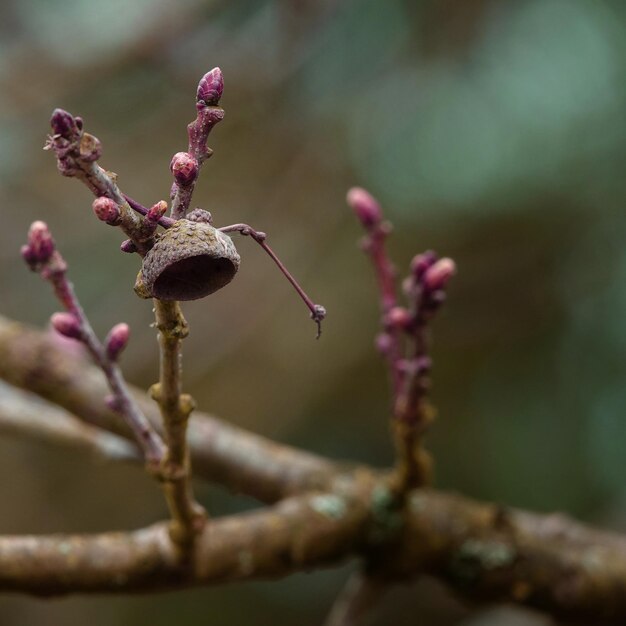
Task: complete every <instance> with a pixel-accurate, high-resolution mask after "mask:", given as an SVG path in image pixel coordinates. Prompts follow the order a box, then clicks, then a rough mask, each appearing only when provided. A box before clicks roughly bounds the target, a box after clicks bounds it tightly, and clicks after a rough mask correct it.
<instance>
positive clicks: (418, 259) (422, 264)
mask: <svg viewBox="0 0 626 626" xmlns="http://www.w3.org/2000/svg"><path fill="white" fill-rule="evenodd" d="M436 260H437V255H436V254H435V253H434V252H433V251H432V250H428V251H427V252H424V253H422V254H416V255H415V256H414V257H413V259H412V260H411V273H412V274H413V275H414V276H415V277H416V278H421V277H422V276H423V275H424V272H425V271H426V270H427V269H428V268H429V267H430V266H431V265H432V264H433V263H434V262H435V261H436Z"/></svg>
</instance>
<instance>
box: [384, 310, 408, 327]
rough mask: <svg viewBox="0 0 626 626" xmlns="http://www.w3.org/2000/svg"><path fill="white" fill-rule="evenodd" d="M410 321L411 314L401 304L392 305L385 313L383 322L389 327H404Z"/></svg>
mask: <svg viewBox="0 0 626 626" xmlns="http://www.w3.org/2000/svg"><path fill="white" fill-rule="evenodd" d="M410 323H411V314H410V313H409V311H408V310H407V309H405V308H404V307H402V306H394V307H393V308H392V309H390V310H389V311H388V312H387V314H386V315H385V324H386V325H387V326H389V327H390V328H398V329H404V328H407V326H408V325H409V324H410Z"/></svg>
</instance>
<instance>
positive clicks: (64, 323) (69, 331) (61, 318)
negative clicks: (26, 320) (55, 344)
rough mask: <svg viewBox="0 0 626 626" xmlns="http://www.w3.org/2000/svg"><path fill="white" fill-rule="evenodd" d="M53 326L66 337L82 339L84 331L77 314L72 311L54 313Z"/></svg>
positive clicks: (51, 319) (51, 320)
mask: <svg viewBox="0 0 626 626" xmlns="http://www.w3.org/2000/svg"><path fill="white" fill-rule="evenodd" d="M50 322H51V324H52V328H54V330H56V331H57V333H59V334H60V335H63V336H64V337H69V338H70V339H80V338H81V337H82V332H81V328H80V322H79V321H78V319H77V318H76V316H75V315H72V314H71V313H54V314H53V315H52V317H51V318H50Z"/></svg>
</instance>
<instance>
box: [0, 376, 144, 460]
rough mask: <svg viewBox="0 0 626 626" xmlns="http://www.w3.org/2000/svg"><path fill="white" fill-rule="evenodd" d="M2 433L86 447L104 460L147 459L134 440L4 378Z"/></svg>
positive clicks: (0, 396) (0, 412)
mask: <svg viewBox="0 0 626 626" xmlns="http://www.w3.org/2000/svg"><path fill="white" fill-rule="evenodd" d="M0 434H3V435H4V434H6V435H14V436H21V437H24V436H26V437H28V438H30V439H39V440H41V441H45V442H52V443H54V444H60V445H62V446H68V447H71V448H77V449H81V450H86V451H88V452H90V453H92V454H94V455H95V456H96V457H98V458H100V459H102V460H104V461H128V462H133V463H141V462H142V461H143V458H142V457H141V455H140V454H139V450H138V449H137V446H136V445H133V444H132V443H131V442H130V441H127V440H126V439H123V438H122V437H119V436H118V435H114V434H112V433H109V432H107V431H105V430H102V429H100V428H97V427H96V426H91V425H90V424H85V422H81V421H80V420H79V419H77V418H76V417H74V416H73V415H70V414H69V413H68V412H67V411H64V410H63V409H60V408H58V407H56V406H54V405H52V404H50V403H49V402H46V401H44V400H42V399H41V398H39V397H37V396H35V395H34V394H32V393H27V392H25V391H20V390H18V389H16V388H15V387H13V386H11V385H7V384H6V383H5V382H2V381H0Z"/></svg>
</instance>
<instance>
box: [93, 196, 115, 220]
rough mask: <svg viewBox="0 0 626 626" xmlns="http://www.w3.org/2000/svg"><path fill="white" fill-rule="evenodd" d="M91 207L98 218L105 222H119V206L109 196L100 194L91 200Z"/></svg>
mask: <svg viewBox="0 0 626 626" xmlns="http://www.w3.org/2000/svg"><path fill="white" fill-rule="evenodd" d="M91 207H92V209H93V212H94V213H95V214H96V217H97V218H98V219H99V220H101V221H103V222H106V223H107V224H110V225H111V226H115V225H116V224H119V221H120V208H119V207H118V206H117V203H116V202H115V201H114V200H111V198H107V197H106V196H100V197H99V198H96V199H95V200H94V201H93V203H92V205H91Z"/></svg>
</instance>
